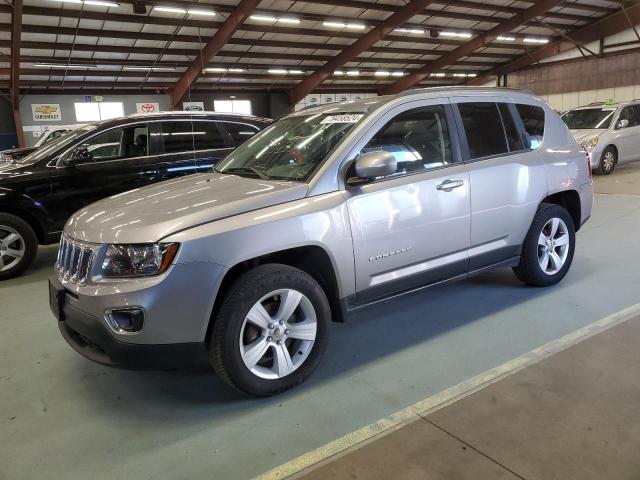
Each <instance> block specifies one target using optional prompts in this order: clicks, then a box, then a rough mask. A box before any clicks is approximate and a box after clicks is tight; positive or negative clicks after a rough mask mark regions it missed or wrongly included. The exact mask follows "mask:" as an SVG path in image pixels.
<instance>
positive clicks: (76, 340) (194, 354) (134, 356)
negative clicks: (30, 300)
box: [49, 276, 208, 369]
mask: <svg viewBox="0 0 640 480" xmlns="http://www.w3.org/2000/svg"><path fill="white" fill-rule="evenodd" d="M49 281H50V282H51V284H52V286H53V287H54V288H57V289H61V288H63V286H62V284H61V283H60V282H59V281H58V279H57V278H56V277H55V276H52V277H50V279H49ZM61 304H62V305H61V307H60V310H61V314H62V315H61V318H62V320H59V321H58V328H59V329H60V333H61V334H62V336H63V338H64V339H65V340H66V341H67V343H68V344H69V345H70V346H71V347H72V348H73V349H74V350H75V351H76V352H78V353H79V354H80V355H82V356H83V357H85V358H88V359H89V360H92V361H94V362H96V363H99V364H102V365H108V366H112V367H124V368H134V369H162V368H164V369H166V368H179V367H196V366H203V365H206V364H207V363H208V355H207V348H206V345H205V344H204V342H191V343H171V344H159V345H153V344H135V343H125V342H121V341H118V340H117V339H116V338H114V337H113V335H112V334H111V333H110V332H109V330H108V329H107V327H106V326H105V325H104V323H103V322H102V321H100V319H98V318H96V317H94V316H93V315H89V314H87V313H85V312H83V311H81V310H78V309H77V308H74V307H73V306H72V305H71V304H70V302H68V301H63V302H61ZM51 309H52V311H53V310H54V307H51ZM54 313H55V312H54Z"/></svg>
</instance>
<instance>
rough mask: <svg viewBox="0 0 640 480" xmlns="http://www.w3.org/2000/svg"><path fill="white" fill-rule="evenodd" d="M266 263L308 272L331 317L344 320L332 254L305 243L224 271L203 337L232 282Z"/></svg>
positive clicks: (335, 320) (208, 331) (248, 260)
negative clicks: (326, 302) (323, 297)
mask: <svg viewBox="0 0 640 480" xmlns="http://www.w3.org/2000/svg"><path fill="white" fill-rule="evenodd" d="M266 263H281V264H284V265H289V266H291V267H295V268H298V269H300V270H302V271H304V272H306V273H308V274H309V275H311V276H312V277H313V278H314V280H316V281H317V282H318V283H319V284H320V286H321V287H322V289H323V290H324V292H325V294H326V295H327V299H328V301H329V306H330V307H331V319H332V321H334V322H344V321H345V311H344V309H343V308H342V304H341V302H340V291H339V288H338V279H337V277H336V271H335V268H334V265H333V262H332V261H331V257H330V256H329V254H328V253H327V251H326V250H325V249H324V248H322V247H321V246H318V245H305V246H300V247H293V248H288V249H284V250H279V251H275V252H271V253H267V254H264V255H260V256H257V257H253V258H250V259H247V260H244V261H242V262H239V263H237V264H236V265H234V266H233V267H231V268H230V269H229V270H228V271H227V273H226V274H225V276H224V278H223V279H222V282H221V284H220V287H219V288H218V292H217V294H216V299H215V301H214V304H213V309H212V312H211V318H210V320H209V326H208V328H207V336H206V338H209V337H210V332H211V328H212V326H213V323H214V321H215V318H216V316H217V314H218V312H219V310H220V306H221V304H222V301H223V299H224V297H225V295H226V294H227V293H228V292H229V289H230V288H231V286H232V285H233V283H234V282H235V281H236V280H237V279H238V278H239V277H240V275H242V274H243V273H244V272H246V271H248V270H250V269H252V268H254V267H257V266H258V265H263V264H266Z"/></svg>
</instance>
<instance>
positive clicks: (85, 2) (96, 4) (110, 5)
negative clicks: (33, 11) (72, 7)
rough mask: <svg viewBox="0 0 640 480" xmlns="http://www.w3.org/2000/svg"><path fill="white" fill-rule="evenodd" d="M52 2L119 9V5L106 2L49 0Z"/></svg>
mask: <svg viewBox="0 0 640 480" xmlns="http://www.w3.org/2000/svg"><path fill="white" fill-rule="evenodd" d="M51 1H53V2H61V3H76V4H83V3H84V4H85V5H94V6H96V7H119V6H120V4H119V3H116V2H109V1H108V0H51Z"/></svg>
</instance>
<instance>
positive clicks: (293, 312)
mask: <svg viewBox="0 0 640 480" xmlns="http://www.w3.org/2000/svg"><path fill="white" fill-rule="evenodd" d="M330 319H331V310H330V307H329V302H328V301H327V297H326V295H325V293H324V291H323V290H322V287H320V285H319V284H318V282H316V281H315V280H314V279H313V277H311V276H310V275H309V274H307V273H305V272H303V271H302V270H299V269H297V268H293V267H290V266H288V265H280V264H266V265H260V266H258V267H255V268H253V269H251V270H249V271H247V272H245V273H244V274H242V275H241V276H240V278H238V279H237V280H236V281H235V282H234V284H233V286H232V287H231V288H230V289H229V291H228V293H227V294H226V298H225V299H224V301H223V303H222V305H221V307H220V310H219V313H218V315H217V317H216V318H215V319H214V322H215V323H214V325H213V329H212V331H211V335H210V338H209V357H210V359H211V363H212V365H213V368H214V369H215V371H216V372H217V373H218V375H219V376H220V377H221V378H222V379H223V380H224V381H225V382H226V383H227V384H229V385H231V386H232V387H234V388H236V389H238V390H240V391H242V392H244V393H248V394H250V395H255V396H261V397H264V396H269V395H275V394H277V393H281V392H284V391H285V390H288V389H290V388H293V387H295V386H296V385H298V384H300V383H302V382H303V381H304V380H305V379H306V378H307V377H309V375H310V374H311V373H312V372H313V370H314V369H315V368H316V366H317V365H318V363H319V362H320V359H321V357H322V354H323V353H324V351H325V348H326V345H327V340H328V333H329V332H328V330H329V328H328V327H329V322H330Z"/></svg>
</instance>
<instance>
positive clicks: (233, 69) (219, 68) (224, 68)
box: [204, 67, 246, 73]
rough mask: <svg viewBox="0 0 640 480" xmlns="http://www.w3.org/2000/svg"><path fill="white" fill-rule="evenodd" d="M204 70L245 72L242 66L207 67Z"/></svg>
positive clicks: (211, 71) (210, 71)
mask: <svg viewBox="0 0 640 480" xmlns="http://www.w3.org/2000/svg"><path fill="white" fill-rule="evenodd" d="M204 70H205V71H206V72H209V73H227V72H228V73H242V72H245V71H246V70H245V69H244V68H236V67H231V68H227V67H207V68H205V69H204Z"/></svg>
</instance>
